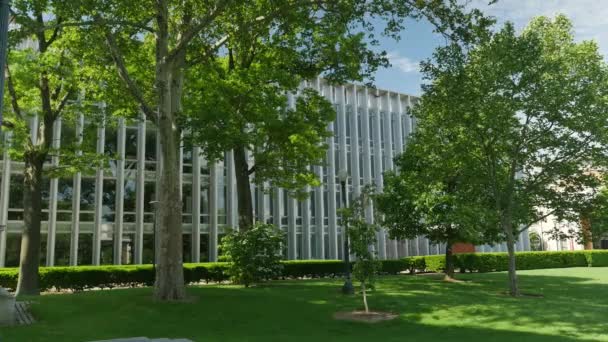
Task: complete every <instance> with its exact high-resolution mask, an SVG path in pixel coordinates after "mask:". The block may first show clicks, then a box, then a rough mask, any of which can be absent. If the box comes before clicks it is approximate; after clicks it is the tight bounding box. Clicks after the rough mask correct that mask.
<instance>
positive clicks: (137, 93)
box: [104, 27, 156, 121]
mask: <svg viewBox="0 0 608 342" xmlns="http://www.w3.org/2000/svg"><path fill="white" fill-rule="evenodd" d="M104 34H105V37H106V45H107V46H108V48H109V50H110V55H111V56H112V60H113V61H114V64H115V65H116V69H117V71H118V76H119V77H120V78H121V79H122V80H123V82H124V83H125V85H126V87H127V89H128V90H129V92H130V93H131V95H133V97H135V100H136V101H137V103H138V104H139V106H140V107H141V110H142V111H143V112H144V115H146V117H147V118H148V120H152V121H156V115H155V111H154V110H153V109H152V107H151V106H149V105H148V103H147V102H146V99H145V98H144V95H143V93H142V92H141V89H139V87H138V86H137V84H136V83H135V81H134V80H133V79H132V78H131V75H129V71H128V70H127V66H126V64H125V60H124V58H123V55H122V54H121V53H120V51H119V48H118V46H117V45H116V40H115V39H114V35H113V34H112V33H111V32H110V31H109V29H108V28H107V27H106V29H105V32H104Z"/></svg>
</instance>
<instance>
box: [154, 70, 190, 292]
mask: <svg viewBox="0 0 608 342" xmlns="http://www.w3.org/2000/svg"><path fill="white" fill-rule="evenodd" d="M176 80H177V79H176ZM172 81H173V80H172V79H171V72H170V71H169V68H168V66H165V67H164V68H160V70H159V72H158V73H157V86H158V90H157V91H158V94H159V104H158V111H159V112H158V122H157V127H158V130H159V139H160V151H159V152H160V159H161V160H160V163H158V164H159V169H158V170H157V172H160V184H159V189H160V193H159V194H158V197H157V198H158V201H159V203H158V209H157V215H158V217H157V222H158V227H157V229H158V241H159V244H158V245H159V246H158V247H159V259H158V264H157V265H156V279H155V282H154V297H155V298H156V299H158V300H163V301H172V300H181V299H184V298H185V296H186V290H185V286H184V269H183V264H182V199H181V189H180V186H181V185H180V182H179V174H180V172H181V170H180V169H179V165H180V163H179V144H180V131H179V128H178V126H177V124H176V122H175V116H174V112H173V110H172V109H173V107H174V106H175V104H174V103H173V102H172V96H180V94H173V93H174V85H173V84H172Z"/></svg>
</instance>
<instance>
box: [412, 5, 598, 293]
mask: <svg viewBox="0 0 608 342" xmlns="http://www.w3.org/2000/svg"><path fill="white" fill-rule="evenodd" d="M435 57H436V58H435V62H434V63H433V64H432V65H429V66H428V68H427V70H426V71H427V74H428V75H429V77H430V79H431V84H430V86H429V87H428V89H427V92H426V93H425V94H424V96H423V98H422V104H421V106H423V107H424V111H425V112H434V113H436V115H437V116H440V117H441V121H438V123H440V124H441V125H442V128H443V129H445V130H447V131H448V132H450V134H448V136H449V137H450V139H449V141H448V142H447V143H448V144H450V145H457V146H459V148H458V149H457V150H458V151H459V153H457V154H454V155H453V157H452V158H454V159H458V158H462V159H463V160H466V161H467V164H466V165H465V167H466V168H467V173H470V174H474V175H475V177H476V180H475V182H476V184H478V186H479V187H480V188H481V189H482V190H483V191H484V192H485V194H486V196H489V197H490V199H491V201H490V202H489V203H490V204H491V205H490V206H489V207H488V209H489V210H491V211H492V212H493V215H494V216H495V220H496V222H498V224H499V227H500V228H501V230H502V234H503V238H504V239H505V240H506V242H507V249H508V254H509V289H510V290H509V291H510V294H511V295H514V296H516V295H519V288H518V285H517V276H516V262H515V242H516V239H517V235H518V233H519V232H520V231H521V230H523V229H526V228H527V227H529V226H530V225H532V224H534V223H535V222H538V221H539V220H542V219H544V218H545V217H546V216H547V215H554V216H556V217H557V218H558V219H568V218H572V219H574V218H576V217H577V216H578V211H579V209H580V208H579V207H580V205H581V204H584V203H586V201H587V200H588V197H589V196H590V195H591V192H590V191H588V189H592V188H594V187H597V186H598V183H599V180H598V178H597V177H596V176H595V175H594V173H593V172H590V171H592V170H595V169H599V168H601V167H602V166H603V165H605V164H604V162H605V157H606V155H605V154H606V151H607V149H606V147H607V142H608V140H607V136H606V125H607V124H608V86H607V85H608V83H607V82H608V70H607V68H606V64H605V62H604V60H603V58H602V56H601V55H600V54H599V52H598V48H597V45H596V44H595V43H594V42H592V41H583V42H575V41H574V39H573V36H572V25H571V23H570V21H569V20H568V19H567V18H566V17H564V16H557V17H556V18H555V19H548V18H545V17H539V18H536V19H534V20H533V21H532V22H531V23H530V24H529V25H528V26H527V27H526V28H525V29H524V30H523V31H522V32H521V34H517V33H516V31H515V29H514V28H513V26H512V25H511V24H506V25H505V26H504V27H503V28H502V29H501V30H499V31H498V32H496V33H495V34H494V35H493V36H492V37H491V38H490V39H488V40H485V41H484V42H482V43H480V44H478V45H476V46H475V47H473V48H472V49H471V50H470V51H469V53H468V54H458V53H456V54H453V53H444V52H440V53H437V54H436V56H435ZM448 160H451V159H448Z"/></svg>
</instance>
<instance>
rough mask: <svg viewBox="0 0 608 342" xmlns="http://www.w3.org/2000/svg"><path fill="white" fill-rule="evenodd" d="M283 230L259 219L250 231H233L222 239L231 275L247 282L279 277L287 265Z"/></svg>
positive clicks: (249, 283) (240, 281)
mask: <svg viewBox="0 0 608 342" xmlns="http://www.w3.org/2000/svg"><path fill="white" fill-rule="evenodd" d="M282 242H283V232H281V231H280V230H278V229H277V228H276V227H275V226H273V225H271V224H264V223H256V224H255V225H254V226H253V227H252V228H251V229H248V230H246V231H242V232H241V231H233V232H231V233H230V234H228V235H226V237H224V239H223V240H222V249H223V250H224V251H225V253H226V256H227V257H228V260H229V261H230V268H229V270H228V272H229V274H230V276H231V279H232V280H233V281H234V282H236V283H238V284H243V285H245V286H247V287H248V286H249V285H251V284H253V283H257V282H260V281H264V280H268V279H274V278H277V277H278V276H279V275H280V274H281V271H282V269H283V265H282V264H281V258H282V255H281V243H282Z"/></svg>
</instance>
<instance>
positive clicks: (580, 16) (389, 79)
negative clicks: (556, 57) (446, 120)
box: [375, 0, 608, 95]
mask: <svg viewBox="0 0 608 342" xmlns="http://www.w3.org/2000/svg"><path fill="white" fill-rule="evenodd" d="M487 3H488V0H471V1H470V6H475V7H477V8H480V9H482V10H483V11H484V12H485V13H487V14H488V15H491V16H494V17H495V18H496V19H497V20H498V24H497V25H499V26H500V25H502V24H503V23H504V22H505V21H511V22H513V23H514V24H515V27H516V28H518V29H521V28H523V27H525V26H526V24H527V23H528V22H529V21H530V20H531V19H532V18H533V17H535V16H538V15H545V16H555V15H556V14H558V13H563V14H565V15H566V16H568V17H569V18H570V20H572V23H573V26H574V35H575V38H576V39H577V40H589V39H593V40H595V41H597V43H598V44H599V46H600V51H601V52H602V54H603V55H604V56H608V0H499V2H498V3H497V4H494V5H492V6H488V5H487ZM408 24H409V25H407V27H406V30H405V31H404V32H403V33H402V35H401V40H400V41H399V42H394V41H392V40H388V39H383V40H382V42H381V46H380V48H382V49H384V50H385V51H387V52H388V53H389V59H390V60H391V64H392V65H393V66H392V67H391V68H389V69H384V70H380V71H378V72H377V74H376V81H375V84H376V86H377V87H378V88H381V89H389V90H393V91H397V92H401V93H406V94H412V95H419V94H420V92H421V90H420V85H421V84H422V75H421V74H420V72H419V71H418V69H419V68H418V67H419V63H420V61H421V60H424V59H427V58H429V57H430V56H431V55H432V53H433V50H434V49H435V48H436V47H437V46H439V45H441V44H444V43H445V40H444V39H443V38H442V37H441V36H440V35H438V34H436V33H433V27H432V25H430V24H429V23H427V22H414V21H411V22H408Z"/></svg>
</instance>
